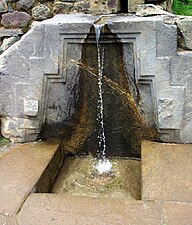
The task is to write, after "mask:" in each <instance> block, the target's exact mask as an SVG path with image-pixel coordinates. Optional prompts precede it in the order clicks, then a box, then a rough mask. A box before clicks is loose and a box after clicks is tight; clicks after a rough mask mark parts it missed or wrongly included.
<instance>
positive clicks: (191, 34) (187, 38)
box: [177, 18, 192, 50]
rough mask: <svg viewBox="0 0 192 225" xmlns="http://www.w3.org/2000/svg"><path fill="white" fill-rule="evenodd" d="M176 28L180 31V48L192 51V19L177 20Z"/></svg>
mask: <svg viewBox="0 0 192 225" xmlns="http://www.w3.org/2000/svg"><path fill="white" fill-rule="evenodd" d="M177 26H178V28H179V31H180V38H179V44H180V47H181V48H183V49H186V50H192V19H191V18H183V19H179V20H177Z"/></svg>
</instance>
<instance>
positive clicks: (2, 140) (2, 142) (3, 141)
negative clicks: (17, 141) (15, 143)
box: [0, 135, 10, 146]
mask: <svg viewBox="0 0 192 225" xmlns="http://www.w3.org/2000/svg"><path fill="white" fill-rule="evenodd" d="M9 142H10V140H9V139H6V138H4V137H2V136H1V135H0V146H2V145H6V144H8V143H9Z"/></svg>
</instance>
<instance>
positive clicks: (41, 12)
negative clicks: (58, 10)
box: [32, 4, 51, 20]
mask: <svg viewBox="0 0 192 225" xmlns="http://www.w3.org/2000/svg"><path fill="white" fill-rule="evenodd" d="M32 16H33V18H34V19H35V20H45V19H48V18H49V17H51V10H50V9H49V7H48V6H46V5H43V4H40V5H38V6H36V7H34V8H33V9H32Z"/></svg>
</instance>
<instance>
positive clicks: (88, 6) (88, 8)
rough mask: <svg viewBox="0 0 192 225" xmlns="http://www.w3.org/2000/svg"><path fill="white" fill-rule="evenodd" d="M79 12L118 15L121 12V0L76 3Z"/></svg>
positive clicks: (87, 0)
mask: <svg viewBox="0 0 192 225" xmlns="http://www.w3.org/2000/svg"><path fill="white" fill-rule="evenodd" d="M75 7H76V9H77V11H78V12H85V13H91V14H103V13H107V14H109V13H117V12H118V11H120V1H119V0H103V1H93V0H91V1H89V0H86V1H78V2H76V3H75Z"/></svg>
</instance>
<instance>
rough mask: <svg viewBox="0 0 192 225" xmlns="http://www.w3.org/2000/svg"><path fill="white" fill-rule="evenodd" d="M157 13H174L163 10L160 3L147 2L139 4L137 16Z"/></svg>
mask: <svg viewBox="0 0 192 225" xmlns="http://www.w3.org/2000/svg"><path fill="white" fill-rule="evenodd" d="M155 15H172V14H171V13H168V12H166V11H164V10H163V8H162V7H161V6H159V5H153V4H145V5H139V6H138V8H137V11H136V16H155Z"/></svg>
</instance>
